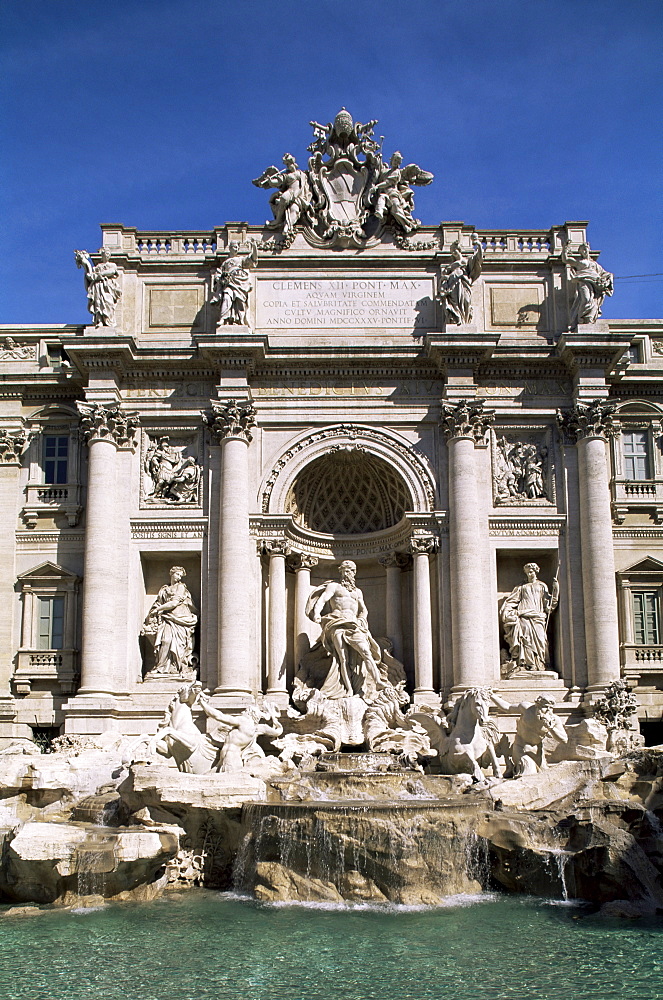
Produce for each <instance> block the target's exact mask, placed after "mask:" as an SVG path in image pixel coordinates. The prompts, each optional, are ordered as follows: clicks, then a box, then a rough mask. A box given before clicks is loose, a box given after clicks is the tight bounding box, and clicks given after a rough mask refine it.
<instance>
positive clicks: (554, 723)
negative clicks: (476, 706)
mask: <svg viewBox="0 0 663 1000" xmlns="http://www.w3.org/2000/svg"><path fill="white" fill-rule="evenodd" d="M490 697H491V699H492V701H494V703H495V704H496V705H497V707H498V708H501V709H502V711H504V712H514V711H517V712H518V713H519V714H518V722H517V723H516V735H515V738H514V741H513V744H512V746H511V748H510V750H509V756H510V758H511V760H510V761H507V769H506V772H505V775H504V777H505V778H520V777H522V775H524V774H536V772H537V771H544V770H545V769H546V768H547V766H548V764H547V761H546V754H545V747H544V744H543V741H544V739H545V738H546V737H552V738H553V739H556V740H557V741H558V743H566V741H567V735H566V730H565V728H564V725H563V723H562V722H561V720H560V719H558V718H557V717H556V715H555V712H554V706H555V699H554V698H550V697H549V696H548V695H545V694H542V695H539V697H538V698H537V699H536V701H534V702H531V701H523V702H521V703H520V704H518V705H510V704H509V702H508V701H505V700H504V699H503V698H500V696H499V695H496V694H495V693H494V692H493V691H491V692H490Z"/></svg>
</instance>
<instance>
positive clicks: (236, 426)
mask: <svg viewBox="0 0 663 1000" xmlns="http://www.w3.org/2000/svg"><path fill="white" fill-rule="evenodd" d="M203 416H204V418H205V421H206V423H207V426H208V427H209V429H210V431H211V432H212V434H213V435H214V436H215V437H216V439H217V441H218V442H219V444H220V443H221V441H224V440H225V439H226V438H241V439H242V440H244V441H246V443H247V444H250V442H251V441H252V440H253V434H252V433H251V428H252V427H255V423H256V408H255V406H254V405H253V403H249V401H248V400H245V401H239V402H238V401H237V400H236V399H228V400H226V401H225V402H223V403H218V402H216V401H215V400H212V413H211V414H209V413H205V414H203Z"/></svg>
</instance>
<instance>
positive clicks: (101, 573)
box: [78, 403, 138, 695]
mask: <svg viewBox="0 0 663 1000" xmlns="http://www.w3.org/2000/svg"><path fill="white" fill-rule="evenodd" d="M78 410H79V413H80V415H81V429H82V433H83V438H84V440H85V442H86V443H87V446H88V449H89V454H88V473H87V502H86V506H85V555H84V570H83V614H82V621H83V636H82V646H81V686H80V688H79V692H78V693H79V694H81V695H87V694H97V693H100V694H114V693H117V692H118V690H120V688H121V687H122V686H123V685H122V681H123V678H124V661H125V659H126V648H125V647H123V646H121V644H120V642H119V637H120V636H121V635H123V634H124V633H123V632H122V630H118V624H119V623H118V622H117V621H116V616H115V614H114V613H113V612H114V607H115V603H114V602H115V597H116V595H115V589H116V578H117V576H118V574H119V567H118V564H117V544H116V532H115V519H116V483H115V480H116V459H117V450H118V448H120V447H126V446H128V445H130V444H131V443H132V442H133V439H134V434H135V431H136V428H137V426H138V418H137V417H136V415H135V414H127V413H124V412H123V411H122V410H121V408H120V405H119V403H114V404H110V405H108V406H103V405H101V404H100V403H78Z"/></svg>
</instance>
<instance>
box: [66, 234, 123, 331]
mask: <svg viewBox="0 0 663 1000" xmlns="http://www.w3.org/2000/svg"><path fill="white" fill-rule="evenodd" d="M100 254H101V260H100V261H99V263H98V264H94V265H93V263H92V260H91V259H90V255H89V253H88V252H87V250H74V257H75V258H76V266H77V267H82V268H83V270H84V272H85V290H86V292H87V307H88V309H89V311H90V312H91V313H92V319H93V322H94V325H95V326H115V307H116V305H117V303H118V301H119V299H120V296H121V294H122V292H121V289H120V283H119V278H120V270H119V268H118V266H117V264H113V263H112V261H111V259H110V253H109V252H108V250H107V249H106V248H105V247H102V249H101V251H100Z"/></svg>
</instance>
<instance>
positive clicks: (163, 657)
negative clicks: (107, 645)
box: [141, 566, 198, 678]
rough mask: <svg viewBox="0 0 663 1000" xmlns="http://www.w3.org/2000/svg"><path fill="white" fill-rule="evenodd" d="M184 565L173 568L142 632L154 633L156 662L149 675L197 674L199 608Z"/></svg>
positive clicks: (143, 633) (183, 675) (182, 675)
mask: <svg viewBox="0 0 663 1000" xmlns="http://www.w3.org/2000/svg"><path fill="white" fill-rule="evenodd" d="M185 576H186V570H185V569H184V567H183V566H173V567H171V570H170V584H166V586H165V587H162V588H161V590H160V591H159V593H158V594H157V597H156V600H155V602H154V604H153V605H152V607H151V608H150V610H149V612H148V615H147V618H146V619H145V624H144V625H143V628H142V629H141V635H153V636H154V659H155V663H154V666H153V667H152V669H151V670H150V671H149V673H148V676H151V677H154V676H155V675H158V674H178V675H179V676H180V677H186V678H193V676H194V675H195V667H194V665H193V663H192V659H193V632H194V629H195V627H196V625H197V624H198V617H197V609H196V607H195V605H194V603H193V600H192V598H191V594H190V593H189V591H188V589H187V587H186V586H185V584H184V583H183V582H182V581H183V579H184V577H185Z"/></svg>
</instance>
